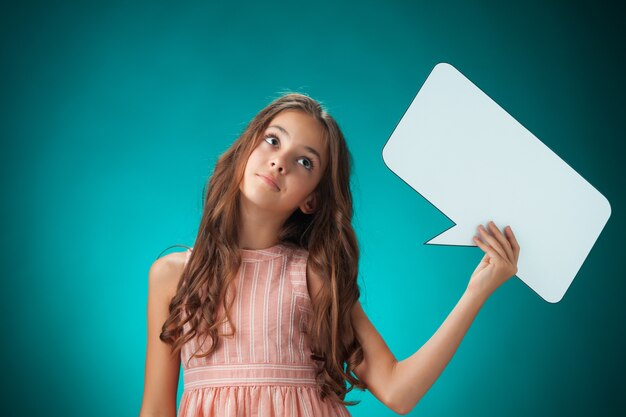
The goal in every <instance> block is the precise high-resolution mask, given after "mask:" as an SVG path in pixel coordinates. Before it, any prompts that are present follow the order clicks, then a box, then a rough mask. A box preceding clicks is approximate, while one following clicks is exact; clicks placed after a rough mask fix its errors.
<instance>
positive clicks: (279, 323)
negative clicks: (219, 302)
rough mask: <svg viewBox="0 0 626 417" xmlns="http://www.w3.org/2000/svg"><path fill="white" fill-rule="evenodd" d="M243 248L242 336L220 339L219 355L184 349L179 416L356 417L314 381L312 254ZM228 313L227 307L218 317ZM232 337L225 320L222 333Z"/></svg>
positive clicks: (236, 309)
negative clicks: (197, 354)
mask: <svg viewBox="0 0 626 417" xmlns="http://www.w3.org/2000/svg"><path fill="white" fill-rule="evenodd" d="M240 251H241V257H242V263H241V267H240V269H239V271H238V275H237V278H235V281H234V284H235V291H236V293H235V294H236V295H235V301H234V303H233V305H232V307H231V320H233V322H234V323H235V324H236V329H237V331H236V332H235V335H234V336H231V337H224V336H221V337H220V338H219V343H218V347H217V350H216V351H215V353H214V354H213V355H210V356H207V357H204V358H197V357H192V354H193V352H194V351H195V350H196V349H198V348H199V347H200V346H199V345H200V342H201V341H202V339H201V338H198V337H196V338H194V339H192V340H190V341H189V342H188V343H186V344H185V345H184V346H183V349H182V351H181V363H182V366H183V377H184V391H183V395H182V398H181V400H180V405H179V409H178V417H217V416H219V417H235V416H237V417H238V416H258V417H331V416H332V417H339V416H341V417H345V416H350V413H349V412H348V410H347V408H346V407H345V406H344V405H342V404H339V403H337V402H333V401H332V400H331V399H330V398H326V399H325V400H322V398H321V396H320V391H319V388H318V386H317V384H316V381H315V364H314V362H313V360H312V359H311V358H310V355H311V350H310V347H309V342H308V336H307V334H306V324H307V321H308V319H309V317H310V314H311V312H312V309H311V299H310V297H309V292H308V289H307V283H306V262H307V257H308V251H307V250H305V249H302V248H300V247H297V246H295V245H292V244H289V243H280V244H277V245H275V246H272V247H270V248H266V249H259V250H250V249H240ZM237 289H240V290H237ZM229 297H230V295H229ZM223 313H224V308H223V306H220V308H219V311H218V317H222V314H223ZM185 326H189V324H186V325H185ZM187 329H188V327H187V328H186V330H187ZM231 332H232V328H231V327H230V325H229V323H225V324H224V325H223V326H222V331H221V332H220V333H227V334H230V333H231ZM206 344H207V346H210V345H209V344H210V338H207V341H206ZM204 351H205V350H201V351H199V352H204Z"/></svg>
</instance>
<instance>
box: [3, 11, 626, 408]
mask: <svg viewBox="0 0 626 417" xmlns="http://www.w3.org/2000/svg"><path fill="white" fill-rule="evenodd" d="M624 17H625V13H624V10H623V9H621V8H620V6H618V2H603V3H602V2H600V3H598V2H592V1H590V0H581V1H578V2H565V1H563V2H555V1H539V0H527V1H510V2H501V1H481V2H461V1H413V2H409V1H384V2H383V1H378V2H374V1H368V0H365V1H364V0H361V1H354V2H337V1H327V0H321V1H317V2H303V1H293V0H292V1H284V2H279V1H273V2H248V1H239V2H227V1H213V2H200V1H193V2H158V1H146V2H138V1H112V0H108V1H102V2H92V1H55V2H43V1H40V2H35V1H19V2H18V1H5V2H3V3H2V5H1V6H0V47H1V51H2V67H1V69H0V71H1V77H0V83H1V84H0V85H1V89H0V106H1V107H0V110H1V111H0V117H1V120H0V122H1V123H0V135H1V139H2V151H1V152H0V162H1V163H0V169H1V173H2V175H1V178H2V195H3V204H2V216H1V218H2V228H3V233H2V263H3V266H4V268H5V273H4V277H3V279H2V280H1V282H2V295H3V302H2V303H0V305H1V308H2V313H3V317H4V318H5V324H6V326H5V330H6V331H5V332H4V333H3V334H4V336H3V346H2V361H3V370H4V372H3V381H4V382H3V385H4V389H3V390H2V397H3V399H2V404H3V406H2V412H1V414H2V415H4V416H18V415H20V416H22V415H23V416H31V415H32V416H38V415H46V416H65V417H70V416H137V415H138V413H139V407H140V404H141V396H142V392H143V372H144V360H145V348H146V302H147V288H148V287H147V283H148V269H149V267H150V265H151V264H152V262H153V261H154V260H155V259H156V257H157V256H158V255H159V253H161V251H163V250H164V249H165V248H167V247H169V246H170V245H174V244H185V245H189V246H191V245H193V240H194V238H195V235H196V231H197V226H198V221H199V218H200V214H201V194H202V188H203V186H204V184H205V182H206V181H207V179H208V176H209V175H210V173H211V172H212V169H213V166H214V163H215V161H216V159H217V157H218V156H219V155H220V153H221V152H223V151H224V150H225V149H226V148H227V147H228V146H229V144H230V143H232V142H233V141H234V140H235V139H236V137H237V136H238V134H239V133H241V131H242V130H243V128H244V126H245V125H246V124H247V122H248V121H249V120H250V119H251V118H252V117H253V116H254V115H255V114H256V112H258V111H259V110H260V109H261V108H262V107H264V106H265V105H266V104H268V103H269V102H270V101H271V100H272V99H274V98H275V97H276V96H277V95H278V94H279V92H280V91H283V90H292V91H298V92H304V93H306V94H309V95H311V96H312V97H314V98H316V99H318V100H320V101H321V102H322V103H323V104H324V105H325V106H326V107H327V108H328V110H329V111H330V112H331V114H333V115H334V116H335V117H336V119H337V120H338V122H339V124H340V126H341V128H342V129H343V132H344V134H345V135H346V138H347V141H348V144H349V147H350V149H351V152H352V154H353V157H354V162H355V163H354V170H353V195H354V198H355V216H354V225H355V228H356V231H357V233H358V237H359V241H360V245H361V255H362V258H361V262H360V277H359V280H360V286H361V289H362V298H361V302H362V303H363V305H364V308H365V310H366V312H367V314H368V316H369V318H370V320H371V321H372V322H373V324H374V325H375V326H376V328H377V329H378V331H379V332H380V333H381V335H382V336H383V337H384V339H385V340H386V342H387V343H388V345H389V347H390V348H391V350H392V351H393V353H394V354H395V355H396V357H397V358H398V359H404V358H407V357H408V356H410V355H411V354H413V353H414V352H415V351H416V350H417V349H419V347H420V346H421V345H422V344H424V343H425V342H426V341H427V340H428V339H429V338H430V336H432V334H433V333H434V332H435V331H436V330H437V328H438V327H439V326H440V325H441V323H442V322H443V321H444V319H445V318H446V316H447V315H448V313H449V312H450V311H451V310H452V308H453V307H454V306H455V304H456V302H457V301H458V299H459V297H460V296H461V294H462V292H463V290H464V288H465V286H466V284H467V282H468V280H469V277H470V274H471V272H472V271H473V270H474V268H475V267H476V265H477V263H478V261H479V260H480V258H481V255H482V252H481V250H480V249H479V248H476V247H471V248H468V247H443V246H426V245H423V242H425V241H427V240H429V239H430V238H432V237H433V236H435V235H437V234H439V233H441V232H442V231H443V230H445V229H447V228H449V227H450V226H452V223H451V222H450V221H449V219H447V217H446V216H445V215H444V214H443V213H441V212H439V211H438V210H437V209H436V208H435V207H433V206H432V205H431V204H430V203H429V202H428V201H426V200H425V199H424V198H422V197H421V196H420V195H419V194H417V193H416V192H415V191H414V190H412V189H411V188H410V187H409V186H408V185H407V184H406V183H404V182H403V181H402V180H400V179H399V178H398V177H397V176H396V175H395V174H393V173H392V172H391V171H390V170H388V169H387V168H386V166H385V164H384V163H383V160H382V156H381V151H382V148H383V146H384V144H385V143H386V141H387V139H388V138H389V136H390V135H391V132H392V131H393V129H394V127H395V126H396V124H397V123H398V121H399V120H400V118H401V117H402V115H403V114H404V111H405V110H406V108H407V107H408V105H409V104H410V102H411V100H412V99H413V98H414V96H415V94H416V93H417V91H418V90H419V88H420V87H421V85H422V83H423V82H424V81H425V79H426V77H427V76H428V74H429V73H430V71H431V70H432V68H433V67H434V66H435V65H436V64H437V63H439V62H448V63H450V64H452V65H454V66H455V67H456V68H458V69H459V70H460V71H461V72H462V73H463V74H464V75H465V76H467V77H468V78H469V79H470V80H472V81H473V82H474V83H475V84H476V85H477V86H479V87H480V88H481V89H482V90H483V91H484V92H486V93H487V94H488V95H489V96H490V97H491V98H493V99H494V100H495V101H496V102H497V103H499V104H500V105H501V106H502V107H503V108H504V109H506V110H507V111H508V112H509V113H510V114H511V115H512V116H513V117H515V118H516V119H517V120H518V121H519V122H520V123H522V124H523V125H524V126H525V127H526V128H528V129H529V130H530V131H531V132H533V133H534V134H535V135H536V136H537V137H538V138H540V139H541V140H542V141H543V142H544V143H545V144H546V145H547V146H548V147H549V148H550V149H552V150H553V151H554V152H556V153H557V154H558V155H559V156H560V157H561V158H563V159H564V160H565V161H566V162H567V163H568V164H569V165H570V166H571V167H573V168H574V169H575V170H576V171H578V172H579V173H580V174H581V175H582V176H583V177H584V178H586V179H587V180H588V181H589V182H590V183H591V184H592V185H593V186H594V187H596V188H597V189H598V190H599V191H600V192H601V193H603V194H604V195H605V196H606V197H607V198H608V200H609V201H610V202H611V205H612V216H611V218H610V219H609V222H608V223H607V225H606V228H605V230H604V231H603V233H602V234H601V235H600V237H599V239H598V241H597V242H596V245H595V246H594V248H593V249H592V251H591V253H590V254H589V257H588V258H587V260H586V261H585V263H584V264H583V266H582V268H581V270H580V271H579V273H578V275H577V277H576V279H575V280H574V282H573V283H572V285H571V287H570V289H569V291H568V292H567V293H566V294H565V297H564V298H563V300H562V301H561V302H559V303H558V304H549V303H546V302H545V301H543V300H542V299H541V298H539V297H538V296H537V295H536V294H535V293H534V292H532V290H530V289H529V288H528V287H527V286H526V285H525V284H523V283H522V282H521V281H519V280H518V279H517V278H513V279H511V280H510V281H508V282H507V283H505V284H504V285H503V286H502V287H501V288H500V289H499V290H498V291H497V292H496V293H495V294H494V295H493V297H492V298H491V299H489V300H488V301H487V303H486V304H485V306H484V308H483V310H482V311H481V312H480V313H479V315H478V316H477V318H476V320H475V322H474V324H473V325H472V327H471V328H470V329H469V331H468V333H467V335H466V337H465V339H464V340H463V342H462V344H461V346H460V347H459V350H458V351H457V353H456V355H455V356H454V357H453V359H452V361H451V362H450V364H449V366H448V367H447V368H446V369H445V371H444V372H443V374H442V375H441V376H440V378H439V379H438V380H437V381H436V382H435V384H434V385H433V387H432V388H431V389H430V391H428V393H427V394H426V396H425V397H424V398H423V399H422V401H421V402H420V403H419V404H418V405H417V407H416V408H415V409H414V410H413V411H412V412H411V413H410V415H414V416H418V415H419V416H430V417H436V416H437V417H438V416H466V415H467V416H477V415H480V416H492V415H493V416H501V415H507V416H535V415H540V416H561V415H564V416H588V415H605V416H608V415H618V414H619V415H622V414H621V413H623V410H624V402H623V395H624V393H625V392H626V383H625V382H624V381H625V380H624V375H626V365H625V360H624V352H626V343H625V341H626V336H625V331H624V330H625V320H624V318H625V314H624V312H625V310H624V298H625V295H626V291H625V290H626V283H625V281H626V279H625V276H626V274H624V269H623V268H624V267H623V265H622V264H620V262H621V261H623V260H624V259H625V256H624V255H625V254H626V252H625V250H624V241H625V239H624V236H625V233H624V232H625V228H624V218H623V216H624V213H625V212H624V203H625V199H624V189H626V187H625V181H624V180H625V179H626V176H625V174H624V170H623V166H624V157H625V156H626V152H625V150H626V146H625V145H624V139H625V135H624V131H625V130H624V127H625V126H624V124H625V120H626V119H625V117H624V115H625V114H626V113H625V106H624V96H625V94H626V88H625V84H624V79H625V77H624V63H625V58H626V53H625V47H624V42H623V39H624V37H625V35H626V30H625V27H624V24H623V22H624ZM620 39H622V40H621V41H620ZM484 162H485V163H488V161H484ZM494 175H498V173H497V172H495V173H494ZM620 190H622V191H620ZM475 191H476V193H482V192H485V189H484V188H483V185H482V184H481V183H479V182H477V183H476V188H475ZM170 250H178V249H170ZM554 250H555V251H558V250H559V248H554ZM181 378H182V376H181ZM181 381H182V379H181ZM181 393H182V384H181V385H180V389H179V396H180V394H181ZM347 399H349V400H361V403H360V404H359V405H358V406H355V407H351V408H350V411H351V412H352V414H353V415H354V416H359V417H365V416H393V415H395V414H394V413H393V412H392V411H391V410H389V409H387V408H386V407H385V406H384V405H382V404H381V403H380V402H379V401H378V400H377V399H376V398H375V397H373V396H372V395H371V394H370V393H369V392H359V391H356V390H355V391H353V392H351V393H350V394H349V396H348V398H347ZM620 409H621V410H622V411H621V412H619V410H620Z"/></svg>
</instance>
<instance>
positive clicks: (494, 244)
mask: <svg viewBox="0 0 626 417" xmlns="http://www.w3.org/2000/svg"><path fill="white" fill-rule="evenodd" d="M478 233H480V235H481V236H482V237H483V239H484V240H486V241H487V243H489V245H490V246H491V247H492V248H493V249H494V251H495V252H497V253H498V254H499V255H500V257H501V258H503V259H507V256H506V253H505V252H504V249H502V247H501V246H500V244H499V243H498V241H497V240H496V239H495V238H494V237H493V236H491V235H490V234H489V233H488V232H487V230H486V229H485V228H484V227H483V225H480V226H478Z"/></svg>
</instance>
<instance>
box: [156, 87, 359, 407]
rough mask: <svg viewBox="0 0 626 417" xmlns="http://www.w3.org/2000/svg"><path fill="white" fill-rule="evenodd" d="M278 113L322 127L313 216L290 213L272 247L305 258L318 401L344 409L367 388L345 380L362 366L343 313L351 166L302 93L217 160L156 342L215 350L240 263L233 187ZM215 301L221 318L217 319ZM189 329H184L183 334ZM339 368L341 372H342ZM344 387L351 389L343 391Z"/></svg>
mask: <svg viewBox="0 0 626 417" xmlns="http://www.w3.org/2000/svg"><path fill="white" fill-rule="evenodd" d="M285 110H299V111H302V112H304V113H306V114H308V115H310V116H312V117H313V118H315V119H316V120H317V121H318V122H319V123H320V125H321V126H322V127H323V131H324V139H325V142H326V144H327V147H328V154H329V161H328V164H327V166H326V169H325V171H324V173H323V175H322V178H321V180H320V182H319V184H318V186H317V188H316V189H315V193H316V195H315V197H316V201H317V202H323V203H322V204H317V207H316V211H315V212H314V213H311V214H305V213H303V212H302V211H301V210H300V209H296V210H295V211H294V212H293V213H292V215H291V216H290V217H289V218H288V219H287V220H286V221H285V223H284V224H283V226H282V228H281V230H280V232H279V236H278V238H279V242H281V243H287V242H289V243H293V244H296V245H298V246H299V247H302V248H304V249H306V250H308V252H309V258H308V265H309V267H310V268H311V269H312V270H313V271H314V272H315V273H317V274H318V275H319V276H320V277H321V279H322V281H323V285H322V288H321V290H320V292H319V293H318V294H317V296H313V297H312V298H313V300H312V301H313V302H312V307H313V314H312V319H311V320H309V324H308V334H309V338H310V340H309V343H310V347H311V352H312V355H311V358H312V360H313V361H315V363H316V364H317V369H318V370H317V376H316V380H317V383H318V385H319V386H320V388H321V397H322V399H325V398H326V397H330V398H332V399H333V400H335V401H338V402H340V403H341V404H344V405H355V404H358V403H359V402H360V401H352V402H348V401H344V398H345V395H346V394H347V393H348V392H350V391H351V390H352V389H353V388H354V387H356V388H359V389H361V390H364V389H367V386H366V384H365V383H364V382H363V381H361V380H359V379H358V378H357V377H356V376H355V375H353V374H352V372H353V370H354V369H355V368H356V367H357V366H358V365H359V364H360V363H361V362H362V361H363V349H362V346H361V344H360V343H359V341H358V340H357V338H356V333H355V331H354V328H353V326H352V319H351V315H350V312H351V310H352V307H353V306H354V304H355V303H356V302H357V301H358V300H359V296H360V291H359V287H358V285H357V274H358V262H359V247H358V243H357V239H356V234H355V232H354V229H353V228H352V223H351V222H352V212H353V210H352V194H351V190H350V167H351V165H352V157H351V155H350V152H349V150H348V147H347V145H346V142H345V139H344V136H343V133H342V132H341V130H340V129H339V126H338V124H337V123H336V121H335V120H334V119H333V117H332V116H330V115H329V114H328V112H327V111H326V110H325V109H324V107H323V106H322V105H321V104H320V103H319V102H317V101H316V100H314V99H312V98H310V97H308V96H307V95H305V94H301V93H293V92H286V93H282V95H280V96H279V97H278V98H276V99H275V100H274V101H272V102H271V103H270V104H269V105H267V106H266V107H265V108H263V109H262V110H261V111H260V112H259V113H258V114H257V115H256V116H255V117H254V118H253V119H252V120H251V121H250V122H249V123H248V125H247V126H246V128H245V129H244V131H243V133H242V134H241V135H240V136H239V138H237V140H235V142H234V143H233V144H232V145H231V146H230V148H228V149H227V150H226V152H224V153H223V154H222V155H221V156H220V157H219V159H218V161H217V163H216V165H215V169H214V171H213V174H212V176H211V177H210V179H209V182H208V189H207V188H205V192H203V194H204V195H203V200H204V208H203V213H202V219H201V222H200V227H199V230H198V234H197V237H196V241H195V244H194V249H193V252H192V253H191V255H190V258H189V260H188V262H187V264H186V266H185V268H184V271H183V274H182V277H181V279H180V280H179V283H178V287H177V291H176V295H175V296H174V297H173V298H172V300H171V302H170V305H169V311H170V316H169V317H168V319H167V320H166V321H165V324H164V325H163V327H162V333H161V334H160V339H161V340H162V341H163V342H166V343H168V344H170V345H172V354H173V355H177V354H179V352H180V349H181V347H182V345H183V344H185V343H186V342H187V341H189V340H190V339H192V338H193V337H196V336H201V335H204V340H205V341H206V339H207V337H208V336H210V338H211V341H212V344H211V347H210V349H209V350H208V351H207V352H206V353H204V354H202V355H196V356H197V357H206V356H208V355H211V354H212V353H213V352H214V351H215V349H216V348H217V345H218V343H217V340H218V337H219V336H218V328H219V327H220V325H222V324H223V323H224V321H225V320H226V319H228V321H229V323H230V324H231V326H232V328H233V331H234V332H235V331H236V330H237V329H235V328H234V326H233V323H232V322H231V320H230V308H231V306H232V304H233V302H234V298H233V299H231V300H230V302H228V303H227V300H226V293H227V292H226V290H225V289H226V288H228V287H229V284H230V283H231V282H232V281H233V279H234V278H235V276H236V273H237V271H238V269H239V266H240V265H241V257H240V254H239V251H238V250H239V247H238V236H239V235H238V230H237V226H236V225H238V224H240V222H239V215H240V211H239V184H240V182H241V181H242V179H243V174H244V169H245V166H246V162H247V160H248V157H249V156H250V154H251V153H252V151H253V150H254V148H255V147H256V146H257V145H258V143H259V140H260V139H261V137H262V135H263V132H264V130H265V129H266V128H267V126H268V125H269V123H270V122H271V120H272V119H273V118H274V117H275V116H276V115H278V114H279V113H280V112H282V111H285ZM219 303H221V304H222V305H223V307H224V311H226V318H222V319H221V320H219V319H217V318H216V317H215V316H216V315H217V313H216V312H217V310H218V306H219ZM187 322H188V323H189V325H190V330H189V331H188V332H186V333H184V331H183V325H184V324H185V323H187ZM344 364H345V366H344ZM346 381H347V382H349V383H350V384H351V385H352V386H351V387H349V388H347V387H346Z"/></svg>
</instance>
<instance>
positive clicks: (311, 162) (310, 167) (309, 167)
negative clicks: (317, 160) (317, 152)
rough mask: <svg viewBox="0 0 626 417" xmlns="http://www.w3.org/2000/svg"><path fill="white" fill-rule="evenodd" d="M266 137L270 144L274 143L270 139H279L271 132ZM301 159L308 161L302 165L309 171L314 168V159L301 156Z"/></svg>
mask: <svg viewBox="0 0 626 417" xmlns="http://www.w3.org/2000/svg"><path fill="white" fill-rule="evenodd" d="M264 139H265V142H267V143H269V144H270V145H273V143H271V142H270V141H269V140H268V139H275V140H278V139H277V138H276V136H275V135H273V134H271V133H269V134H266V135H265V137H264ZM300 159H302V160H304V161H306V162H307V163H308V164H306V165H302V166H303V167H304V168H305V169H306V170H308V171H310V170H312V169H313V167H314V166H315V165H314V164H313V160H311V159H309V158H300ZM300 159H298V160H300Z"/></svg>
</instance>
